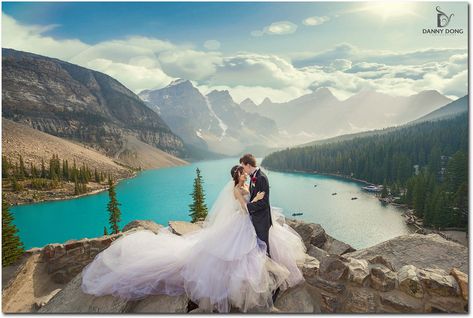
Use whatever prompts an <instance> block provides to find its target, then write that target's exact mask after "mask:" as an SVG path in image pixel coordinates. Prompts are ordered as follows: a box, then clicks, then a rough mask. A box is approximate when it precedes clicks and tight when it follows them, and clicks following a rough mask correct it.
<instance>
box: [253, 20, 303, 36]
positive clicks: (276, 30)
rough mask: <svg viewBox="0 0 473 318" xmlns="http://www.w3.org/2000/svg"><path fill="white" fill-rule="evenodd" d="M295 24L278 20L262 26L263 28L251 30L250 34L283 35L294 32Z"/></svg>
mask: <svg viewBox="0 0 473 318" xmlns="http://www.w3.org/2000/svg"><path fill="white" fill-rule="evenodd" d="M296 30H297V25H296V24H294V23H292V22H290V21H278V22H273V23H271V24H270V25H268V26H266V27H264V28H263V30H254V31H251V35H252V36H262V35H264V34H269V35H284V34H291V33H294V32H296Z"/></svg>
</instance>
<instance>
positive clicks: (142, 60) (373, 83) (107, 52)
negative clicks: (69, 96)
mask: <svg viewBox="0 0 473 318" xmlns="http://www.w3.org/2000/svg"><path fill="white" fill-rule="evenodd" d="M282 22H284V23H285V22H287V21H280V22H275V23H273V24H271V25H270V26H268V27H266V28H265V29H264V30H263V31H259V32H260V33H261V35H263V34H287V32H290V31H291V30H292V31H295V28H296V27H297V26H295V25H294V26H292V27H291V26H290V25H289V26H288V25H285V24H284V23H282ZM289 23H290V22H289ZM55 27H57V26H54V25H50V26H31V25H22V24H19V23H18V22H17V21H15V20H14V19H13V18H11V17H9V16H8V15H5V14H3V24H2V36H3V43H2V45H3V47H10V48H14V49H17V50H23V51H28V52H33V53H37V54H42V55H46V56H50V57H56V58H59V59H62V60H66V61H69V62H72V63H75V64H78V65H81V66H84V67H87V68H91V69H94V70H97V71H101V72H103V73H105V74H108V75H110V76H112V77H114V78H116V79H117V80H118V81H120V82H121V83H123V84H124V85H125V86H127V87H128V88H130V89H131V90H133V91H134V92H136V93H138V92H140V91H141V90H143V89H153V88H161V87H164V86H165V85H167V84H168V83H169V82H170V81H172V80H173V79H175V78H184V79H189V80H192V81H193V82H194V83H195V84H196V85H197V86H198V87H199V88H200V89H203V90H212V89H227V90H229V91H230V93H231V94H232V96H233V98H234V99H235V100H236V101H241V100H243V99H245V98H247V97H250V98H251V99H253V100H254V101H255V102H257V103H259V102H261V101H262V100H263V99H264V98H265V97H269V98H270V99H271V100H273V101H275V102H283V101H287V100H289V99H293V98H297V97H299V96H301V95H303V94H307V93H309V92H311V91H312V90H314V89H317V88H318V87H328V88H330V89H331V90H332V92H333V93H334V94H335V95H336V96H337V97H339V98H342V99H344V98H347V97H349V96H351V95H352V94H355V93H357V92H359V91H360V90H363V89H365V90H366V89H370V90H377V91H380V92H384V93H388V94H391V95H411V94H415V93H417V92H420V91H422V90H427V89H435V90H438V91H439V92H441V93H443V94H446V95H448V96H456V97H461V96H463V95H465V94H467V79H468V74H467V69H468V54H467V50H466V49H463V50H462V49H449V48H445V49H426V50H418V51H410V52H398V51H386V50H383V51H381V50H366V49H361V48H358V47H356V46H354V45H351V44H349V43H341V44H339V45H337V46H335V47H333V48H331V49H328V50H325V51H321V52H315V53H314V52H307V53H304V52H303V53H302V54H297V55H296V54H293V55H292V56H291V55H290V56H289V57H290V58H283V56H282V55H277V54H259V53H254V52H236V53H234V54H222V53H221V52H219V51H218V50H217V46H218V44H217V42H218V41H216V40H208V41H206V42H205V43H204V46H205V47H206V48H207V49H208V50H210V51H200V50H197V49H195V47H193V45H191V44H186V45H183V44H175V43H172V42H170V41H164V40H160V39H155V38H147V37H141V36H133V37H128V38H124V39H116V40H108V41H103V42H100V43H97V44H94V45H89V44H86V43H83V42H82V41H80V40H77V39H60V40H59V39H55V38H53V37H51V36H47V35H45V34H44V33H45V32H46V31H48V30H51V29H52V28H55ZM270 32H272V33H270ZM211 41H215V42H211Z"/></svg>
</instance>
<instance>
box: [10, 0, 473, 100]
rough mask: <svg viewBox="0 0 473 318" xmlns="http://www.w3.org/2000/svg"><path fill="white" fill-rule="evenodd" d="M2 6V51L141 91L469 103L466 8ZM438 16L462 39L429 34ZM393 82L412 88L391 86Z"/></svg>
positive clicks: (460, 5) (181, 4)
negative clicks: (430, 92) (177, 82)
mask: <svg viewBox="0 0 473 318" xmlns="http://www.w3.org/2000/svg"><path fill="white" fill-rule="evenodd" d="M2 4H3V7H2V13H3V14H2V18H3V19H2V37H3V41H2V47H12V48H16V49H20V50H25V51H31V52H35V53H38V54H43V55H48V56H53V57H57V58H61V59H64V60H68V61H71V62H73V63H77V64H80V65H82V66H85V67H89V68H93V69H96V70H99V71H102V72H105V73H107V74H109V75H111V76H114V77H116V78H117V79H118V80H120V81H122V82H123V83H124V84H125V85H127V86H128V87H129V88H130V89H132V90H134V91H136V92H138V91H140V90H142V89H149V88H160V87H163V86H165V85H166V83H168V82H169V81H170V80H172V79H174V78H178V77H185V78H187V79H190V80H192V81H193V82H194V83H195V85H196V86H198V87H199V88H200V89H201V90H203V91H208V90H211V89H228V90H229V91H230V92H231V93H232V96H233V97H234V98H235V99H236V100H237V101H239V100H242V99H243V98H244V97H245V96H249V97H251V98H253V99H254V100H255V101H257V102H258V101H261V100H262V99H263V98H264V97H266V96H268V97H270V98H272V99H273V100H280V101H282V100H287V99H290V98H294V97H297V96H300V95H303V94H305V93H308V92H310V90H311V89H316V88H318V87H321V86H327V87H329V88H330V89H332V91H333V92H334V93H335V94H336V95H337V96H339V97H340V98H346V97H348V96H350V95H351V94H354V93H356V92H357V91H360V90H362V89H374V90H379V91H384V92H387V93H391V94H398V95H409V94H412V93H415V92H418V91H421V90H423V89H437V90H439V91H441V92H442V93H444V94H446V95H448V96H452V97H453V96H457V97H459V95H462V94H463V93H462V92H464V93H466V90H465V88H464V87H463V86H462V80H465V82H466V75H467V74H466V73H465V71H466V69H467V66H466V60H465V56H466V54H467V38H468V34H467V5H468V4H467V3H466V2H435V3H433V2H422V3H421V2H416V3H414V2H409V3H404V4H396V3H393V2H391V3H383V4H382V6H380V5H379V3H373V2H371V3H366V2H318V3H307V2H301V3H282V2H276V3H269V2H259V3H251V2H246V3H235V2H212V3H205V2H187V3H186V2H167V3H166V2H161V3H159V2H158V3H156V2H153V3H149V2H148V3H146V2H141V3H137V2H133V3H126V2H116V3H113V2H108V3H94V2H80V3H53V2H51V3H39V2H36V3H29V2H3V3H2ZM436 6H439V7H440V9H441V10H442V11H443V12H445V13H446V14H448V15H450V14H452V13H453V14H454V16H453V17H452V19H451V21H450V24H449V25H448V28H451V29H463V31H464V33H463V34H451V35H443V36H440V35H436V36H435V35H427V34H423V33H422V29H424V28H436V18H437V16H436V15H437V12H436V10H435V7H436ZM59 48H63V50H59ZM452 57H453V58H452ZM462 57H463V59H462ZM452 61H453V62H452ZM193 63H194V64H195V65H194V64H193ZM429 63H437V64H436V65H435V66H433V65H429ZM459 63H460V64H461V63H463V64H461V65H459ZM450 64H452V65H453V66H452V65H450ZM386 69H389V70H388V71H386ZM355 70H357V72H355ZM360 70H361V71H360ZM429 70H430V71H429ZM368 72H370V73H368ZM429 72H430V73H429ZM396 74H404V75H402V76H401V77H400V76H399V75H396ZM406 74H407V75H406ZM409 74H410V75H409ZM461 74H463V75H461ZM337 75H338V76H337ZM393 76H394V77H396V76H398V81H396V83H398V82H399V81H402V80H403V79H404V80H405V81H404V83H403V84H402V85H401V84H399V83H398V84H399V85H395V86H393V85H392V84H393V83H392V82H393ZM446 76H448V77H446ZM460 76H461V78H459V77H460ZM342 77H343V78H342ZM249 78H250V79H251V80H249ZM337 78H342V79H341V80H340V79H339V80H337ZM389 79H390V80H389ZM413 79H415V85H413V83H414V82H412V80H413ZM459 84H460V86H462V87H459ZM455 87H456V88H455ZM389 90H391V91H389Z"/></svg>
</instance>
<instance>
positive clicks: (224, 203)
mask: <svg viewBox="0 0 473 318" xmlns="http://www.w3.org/2000/svg"><path fill="white" fill-rule="evenodd" d="M231 174H232V180H230V181H229V182H228V183H227V185H226V186H225V187H224V188H223V189H222V191H221V192H220V194H219V196H218V198H217V200H216V201H215V203H214V205H213V206H212V208H211V210H210V213H209V215H208V216H207V218H206V219H205V221H204V225H203V228H202V229H201V230H198V231H194V232H192V233H188V234H184V235H182V236H178V235H175V234H173V233H171V232H170V231H168V230H167V229H164V228H163V229H160V231H159V233H158V234H155V233H153V232H152V231H149V230H140V231H136V232H132V233H131V234H128V235H124V236H122V237H120V238H118V239H117V240H115V241H114V242H112V244H111V245H110V246H109V247H108V248H107V249H105V250H104V251H102V252H101V253H99V254H98V255H97V256H96V257H95V259H94V260H93V261H92V262H91V263H90V264H88V265H87V266H86V267H85V268H84V270H83V273H82V290H83V291H84V292H85V293H88V294H92V295H96V296H103V295H110V294H111V295H114V296H117V297H122V298H126V299H129V300H136V299H141V298H145V297H146V296H148V295H153V294H166V295H170V296H177V295H182V294H187V296H188V297H189V299H191V300H192V301H193V302H194V303H196V304H197V305H198V306H199V307H200V308H202V309H204V310H207V311H213V310H218V311H219V312H229V311H230V309H231V307H236V308H238V309H239V310H241V311H243V312H246V311H248V310H249V309H252V308H255V307H266V308H270V307H272V306H273V301H272V294H273V292H274V291H275V290H276V289H278V288H280V289H281V290H284V289H286V288H288V287H292V286H295V285H297V284H299V283H301V282H303V281H304V278H303V276H302V273H301V271H300V269H299V268H298V266H297V265H298V264H300V263H301V262H303V261H304V258H305V246H304V244H303V242H302V240H301V238H300V236H299V235H298V234H297V233H296V232H295V231H294V230H292V229H291V228H290V227H289V226H288V225H287V224H285V219H284V216H283V215H282V213H281V211H280V209H278V208H275V207H272V209H271V210H272V211H271V215H272V219H273V226H272V227H271V228H270V231H269V245H270V250H271V258H270V257H268V255H267V254H266V244H265V243H264V242H263V241H261V240H259V239H258V237H257V236H256V232H255V229H254V227H253V224H252V222H251V220H250V217H249V214H248V211H247V208H246V203H248V201H249V191H248V187H247V185H246V184H245V181H246V178H247V175H246V174H245V172H244V171H243V167H241V166H235V167H233V168H232V171H231ZM263 197H264V193H259V194H258V195H257V196H256V197H255V199H254V201H257V200H261V199H262V198H263Z"/></svg>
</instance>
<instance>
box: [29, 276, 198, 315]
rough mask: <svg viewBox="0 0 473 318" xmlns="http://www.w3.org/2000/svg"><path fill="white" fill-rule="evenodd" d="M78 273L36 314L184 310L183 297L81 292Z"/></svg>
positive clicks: (176, 311) (185, 304)
mask: <svg viewBox="0 0 473 318" xmlns="http://www.w3.org/2000/svg"><path fill="white" fill-rule="evenodd" d="M81 284H82V273H81V274H79V275H77V276H76V277H74V279H73V280H72V281H70V282H69V284H67V285H66V287H65V288H63V289H62V290H61V291H60V292H58V293H57V294H56V295H55V296H54V297H53V298H52V299H51V300H50V301H49V302H48V303H47V304H46V305H44V306H43V307H42V308H41V309H39V311H38V312H40V313H185V312H187V304H188V301H189V299H188V298H187V296H185V295H182V296H175V297H171V296H167V295H150V296H148V297H146V298H144V299H141V300H135V301H128V300H126V299H123V298H119V297H114V296H112V295H106V296H94V295H90V294H86V293H84V292H83V291H82V288H81Z"/></svg>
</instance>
